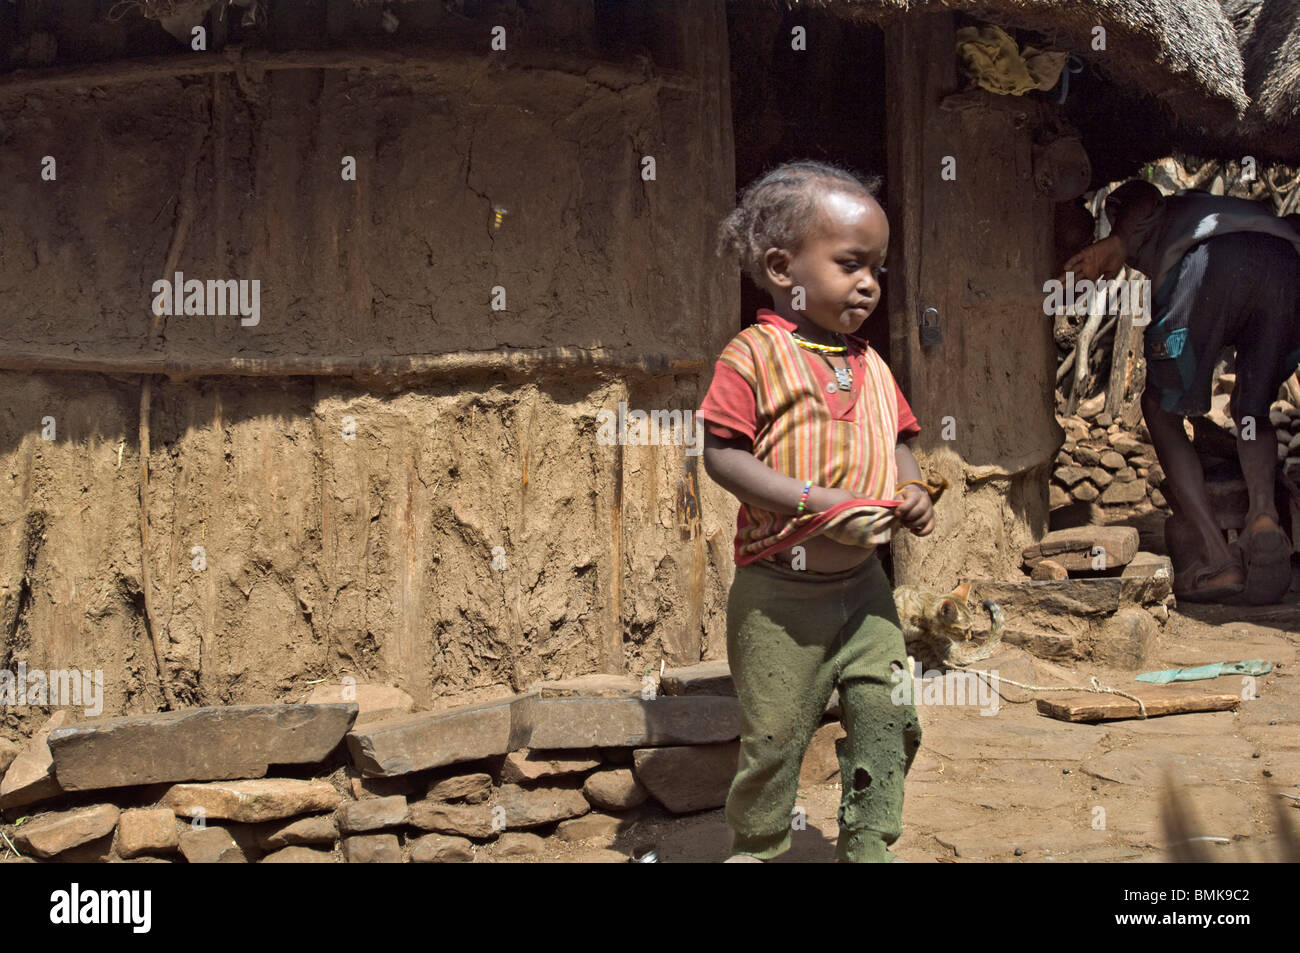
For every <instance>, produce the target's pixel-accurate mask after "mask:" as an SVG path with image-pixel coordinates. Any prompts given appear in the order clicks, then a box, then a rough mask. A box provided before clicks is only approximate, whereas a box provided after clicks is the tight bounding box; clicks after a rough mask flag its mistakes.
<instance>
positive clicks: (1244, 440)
mask: <svg viewBox="0 0 1300 953" xmlns="http://www.w3.org/2000/svg"><path fill="white" fill-rule="evenodd" d="M1239 393H1240V392H1239V391H1238V390H1236V389H1235V388H1234V390H1233V394H1232V407H1231V410H1232V419H1233V420H1235V421H1236V423H1237V457H1238V458H1239V459H1240V460H1241V473H1242V477H1243V478H1244V479H1245V481H1246V492H1247V493H1248V494H1249V496H1250V509H1249V511H1248V512H1247V514H1246V532H1247V533H1252V532H1259V531H1260V530H1261V529H1264V528H1267V527H1270V526H1272V527H1278V525H1279V520H1278V512H1277V501H1276V499H1275V498H1274V493H1273V486H1274V481H1275V479H1276V476H1277V432H1276V431H1275V430H1274V428H1273V422H1272V421H1270V420H1269V419H1268V414H1266V413H1265V414H1261V413H1258V411H1256V412H1254V413H1249V414H1248V413H1245V412H1244V411H1243V410H1242V409H1241V408H1240V407H1238V406H1237V397H1238V394H1239ZM1246 418H1250V419H1249V420H1247V419H1246Z"/></svg>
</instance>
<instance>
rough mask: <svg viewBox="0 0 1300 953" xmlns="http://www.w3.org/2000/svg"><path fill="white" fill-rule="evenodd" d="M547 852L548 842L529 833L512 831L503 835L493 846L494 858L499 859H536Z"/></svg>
mask: <svg viewBox="0 0 1300 953" xmlns="http://www.w3.org/2000/svg"><path fill="white" fill-rule="evenodd" d="M544 850H546V840H545V839H544V838H541V837H538V836H537V835H536V834H530V833H528V832H527V831H511V832H510V833H508V834H502V835H501V837H500V838H499V839H498V840H497V842H496V843H495V844H493V845H492V856H493V858H497V857H536V856H537V855H538V854H540V853H542V851H544Z"/></svg>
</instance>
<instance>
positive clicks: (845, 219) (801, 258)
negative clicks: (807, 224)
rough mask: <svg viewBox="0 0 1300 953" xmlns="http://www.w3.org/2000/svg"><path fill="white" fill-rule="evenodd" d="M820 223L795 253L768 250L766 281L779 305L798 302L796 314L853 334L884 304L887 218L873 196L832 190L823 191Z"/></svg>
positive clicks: (825, 327)
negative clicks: (799, 292)
mask: <svg viewBox="0 0 1300 953" xmlns="http://www.w3.org/2000/svg"><path fill="white" fill-rule="evenodd" d="M820 205H821V216H820V222H819V223H818V224H819V226H820V227H815V228H813V229H812V230H811V233H810V234H809V235H808V237H807V238H806V239H805V240H804V243H803V247H801V248H800V249H799V251H798V252H796V253H794V254H793V255H791V254H789V253H787V252H785V251H784V250H781V249H775V248H774V249H770V250H769V251H768V256H767V259H766V262H765V263H766V264H767V271H768V275H767V277H768V280H769V282H770V283H771V284H772V286H773V295H774V297H776V296H779V297H778V305H780V304H786V305H797V304H798V301H796V300H794V292H795V289H796V288H798V287H802V288H803V289H804V302H803V308H802V310H800V309H798V308H794V307H792V310H793V311H794V313H795V314H798V315H801V316H802V317H804V318H807V319H808V320H810V321H811V322H812V323H813V324H815V325H817V326H818V327H821V328H824V329H826V330H827V331H838V332H840V333H842V334H853V333H855V332H856V331H857V330H858V328H860V327H861V326H862V324H863V322H865V321H866V320H867V318H868V317H870V316H871V312H872V311H874V310H875V309H876V305H877V304H879V303H880V293H881V292H880V283H879V280H878V278H879V274H880V268H881V266H882V265H883V264H884V260H885V252H886V250H887V248H888V246H889V220H888V219H887V218H886V217H885V210H884V209H882V208H881V207H880V205H879V203H877V202H876V200H875V199H873V198H871V197H870V196H866V195H861V194H855V193H851V192H838V191H831V192H825V193H823V194H822V196H821V201H820Z"/></svg>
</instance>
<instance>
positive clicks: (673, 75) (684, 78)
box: [0, 46, 699, 100]
mask: <svg viewBox="0 0 1300 953" xmlns="http://www.w3.org/2000/svg"><path fill="white" fill-rule="evenodd" d="M493 63H494V61H493V60H490V59H486V60H485V57H484V56H483V55H482V54H481V53H471V52H467V51H464V50H449V49H445V48H439V47H434V46H421V47H404V48H402V49H391V50H385V49H343V50H291V51H286V52H271V51H269V50H256V49H241V48H238V47H231V48H227V49H225V50H218V51H212V52H206V53H188V54H179V55H173V56H141V57H132V58H130V59H121V60H109V61H107V62H104V63H92V64H89V65H86V66H76V67H72V68H58V67H55V68H51V69H21V70H14V71H12V72H9V73H4V74H0V100H3V99H6V98H13V97H16V96H22V95H25V94H28V93H35V92H44V91H47V90H54V89H77V88H89V87H93V86H99V87H104V86H121V85H127V84H131V83H148V82H153V81H155V80H160V79H174V78H176V77H178V76H204V75H210V74H214V73H244V74H248V75H252V76H253V77H256V76H257V75H258V74H260V73H261V72H263V71H265V70H284V69H344V70H348V69H364V70H370V71H372V72H379V73H388V74H401V75H405V76H409V77H411V78H421V77H425V78H429V77H433V78H436V77H439V76H442V77H449V78H454V79H455V80H456V82H457V83H458V84H459V83H463V82H467V81H468V80H467V79H466V78H467V77H473V76H477V75H478V74H480V73H481V72H482V71H483V70H485V69H487V68H489V67H490V68H492V69H493V70H494V71H495V72H500V73H505V74H512V75H514V76H515V77H522V76H524V74H525V73H527V72H528V71H533V70H542V71H545V72H547V73H548V74H553V75H558V76H565V75H567V76H572V77H573V78H574V79H575V80H578V81H581V82H584V83H588V82H589V83H596V84H598V85H601V86H606V87H612V88H614V89H616V90H617V89H622V88H624V87H627V86H635V85H641V84H647V83H654V84H655V85H658V86H661V87H668V88H672V89H684V90H690V91H695V90H698V88H699V86H698V84H697V83H695V82H693V81H692V79H691V77H690V76H688V75H687V74H685V73H682V72H680V71H678V70H668V69H659V68H655V69H651V68H649V67H647V66H644V65H633V64H627V63H619V62H612V61H609V60H598V59H594V58H592V57H584V56H577V55H572V54H570V55H564V54H558V53H555V54H553V53H549V52H542V51H526V52H516V53H512V54H511V55H510V59H508V60H506V59H504V58H503V59H502V60H501V65H500V66H499V67H497V66H494V65H493Z"/></svg>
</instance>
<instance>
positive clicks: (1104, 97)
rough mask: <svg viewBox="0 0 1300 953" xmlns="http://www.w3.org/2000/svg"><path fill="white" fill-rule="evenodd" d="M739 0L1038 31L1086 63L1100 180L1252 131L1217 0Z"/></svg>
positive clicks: (1238, 63)
mask: <svg viewBox="0 0 1300 953" xmlns="http://www.w3.org/2000/svg"><path fill="white" fill-rule="evenodd" d="M730 2H732V3H753V4H760V5H764V6H769V7H772V8H774V9H779V10H788V11H796V12H797V11H799V10H809V11H812V10H817V11H824V12H825V13H827V14H830V15H833V16H837V17H840V18H843V19H847V20H851V21H858V22H870V23H874V24H876V25H879V26H884V27H888V26H890V25H891V24H895V23H898V22H900V20H901V19H902V18H904V17H909V16H916V15H924V14H937V13H956V14H965V15H967V16H970V17H972V18H975V19H977V20H981V21H984V22H988V23H993V24H996V25H998V26H1001V27H1002V28H1004V29H1007V30H1023V31H1031V32H1032V33H1034V34H1037V35H1038V36H1040V37H1042V38H1043V40H1045V41H1046V42H1047V43H1048V44H1049V45H1050V47H1051V48H1053V49H1057V50H1068V51H1069V52H1071V53H1073V54H1074V55H1076V56H1078V57H1079V59H1080V60H1082V61H1083V62H1084V64H1085V72H1086V74H1087V75H1085V77H1083V78H1082V82H1081V81H1080V80H1076V81H1075V82H1074V83H1073V84H1072V85H1071V87H1070V97H1071V99H1070V102H1068V103H1067V106H1066V110H1065V112H1066V116H1067V118H1069V119H1070V120H1071V121H1073V122H1075V123H1076V124H1077V125H1078V126H1079V127H1080V129H1081V130H1082V131H1083V133H1084V137H1085V141H1086V142H1087V144H1088V148H1089V152H1090V154H1092V155H1093V159H1094V162H1093V165H1094V171H1095V172H1096V173H1097V176H1098V178H1099V179H1105V178H1108V177H1111V176H1114V175H1124V174H1130V173H1131V171H1132V170H1133V168H1135V167H1136V166H1137V165H1139V164H1140V163H1142V162H1145V161H1148V160H1150V159H1153V158H1156V157H1159V156H1161V155H1167V154H1168V153H1169V151H1171V150H1172V149H1174V148H1179V147H1181V148H1187V149H1193V150H1204V151H1215V150H1219V149H1223V148H1228V147H1229V143H1231V148H1232V149H1236V148H1238V147H1239V145H1240V143H1239V142H1238V141H1234V140H1232V139H1231V134H1233V133H1235V132H1240V131H1243V130H1244V128H1245V127H1243V126H1241V125H1240V123H1241V119H1242V117H1243V116H1244V115H1245V114H1246V112H1247V110H1248V109H1249V108H1250V106H1251V103H1250V98H1249V96H1248V95H1247V92H1246V85H1245V82H1244V79H1243V75H1244V65H1243V62H1242V53H1241V50H1240V49H1239V48H1238V45H1237V34H1236V32H1235V31H1234V29H1233V26H1232V23H1231V22H1230V20H1229V18H1228V15H1227V13H1226V12H1225V11H1224V9H1223V8H1222V7H1221V6H1220V4H1219V3H1218V2H1217V0H730ZM1271 2H1272V0H1270V3H1271ZM1288 2H1291V3H1294V2H1295V0H1288ZM1098 26H1100V27H1104V28H1105V49H1104V50H1096V49H1093V45H1094V44H1093V40H1094V31H1095V30H1096V28H1097V27H1098ZM1097 80H1100V82H1098V81H1097ZM1089 87H1091V88H1089ZM1076 91H1079V92H1076ZM1225 134H1228V135H1227V136H1225Z"/></svg>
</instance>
